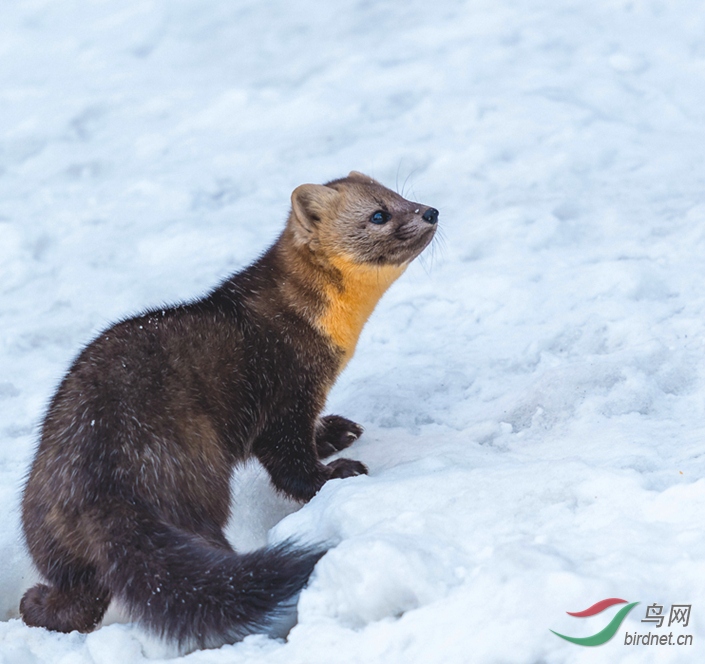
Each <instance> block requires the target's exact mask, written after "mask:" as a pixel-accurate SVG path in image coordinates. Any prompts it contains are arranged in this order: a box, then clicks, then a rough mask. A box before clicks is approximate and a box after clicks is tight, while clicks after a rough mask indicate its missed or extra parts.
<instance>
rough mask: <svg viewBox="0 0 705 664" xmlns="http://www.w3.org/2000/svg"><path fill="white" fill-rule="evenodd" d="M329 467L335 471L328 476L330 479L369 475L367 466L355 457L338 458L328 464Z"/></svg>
mask: <svg viewBox="0 0 705 664" xmlns="http://www.w3.org/2000/svg"><path fill="white" fill-rule="evenodd" d="M328 468H330V469H331V470H332V471H333V472H331V474H330V477H329V478H328V479H329V480H333V479H338V478H345V477H355V476H356V475H367V466H366V465H365V464H364V463H362V462H360V461H355V460H354V459H336V460H335V461H331V462H330V463H329V464H328Z"/></svg>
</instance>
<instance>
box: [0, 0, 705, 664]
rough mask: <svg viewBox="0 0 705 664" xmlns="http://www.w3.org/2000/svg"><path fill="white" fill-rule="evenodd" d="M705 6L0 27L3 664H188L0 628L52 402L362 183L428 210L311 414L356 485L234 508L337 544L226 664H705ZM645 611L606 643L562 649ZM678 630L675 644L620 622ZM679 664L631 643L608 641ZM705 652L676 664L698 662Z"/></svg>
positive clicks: (267, 533)
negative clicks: (302, 501)
mask: <svg viewBox="0 0 705 664" xmlns="http://www.w3.org/2000/svg"><path fill="white" fill-rule="evenodd" d="M703 146H705V6H704V5H703V3H702V2H699V1H697V0H681V1H680V2H670V1H669V0H633V1H629V0H591V1H587V0H583V1H576V0H550V1H549V0H538V1H537V2H532V3H523V2H519V1H518V0H472V1H468V2H460V1H458V0H434V2H426V1H425V0H406V2H404V3H401V2H398V3H395V2H391V1H382V0H380V1H378V2H369V1H366V0H340V1H337V2H330V3H324V2H314V1H313V0H297V1H294V2H287V1H286V0H239V1H238V2H228V1H227V0H203V1H199V2H188V1H186V0H121V1H119V2H118V0H90V1H89V0H82V1H80V2H79V1H78V0H62V1H61V2H52V1H50V0H24V1H20V0H4V1H3V2H2V3H1V4H0V501H1V505H2V510H1V514H0V556H2V561H3V565H2V570H1V571H0V612H1V614H2V619H3V621H4V622H0V662H2V663H3V664H35V663H40V662H52V663H57V664H58V663H62V664H74V663H75V664H107V663H110V662H120V663H125V662H141V661H144V660H146V659H151V660H156V661H162V660H168V661H182V659H180V658H179V655H178V653H176V652H174V651H173V650H172V649H170V648H169V647H167V646H165V645H164V644H162V643H159V642H155V641H153V640H151V639H150V638H149V637H147V636H146V635H145V633H144V632H143V631H142V630H141V629H140V628H139V627H137V626H136V625H132V624H128V623H125V622H124V620H122V619H121V617H120V614H119V611H112V610H111V613H112V617H111V618H110V619H108V620H106V624H105V625H104V626H103V627H101V628H100V629H98V630H97V631H95V632H94V633H92V634H89V635H82V634H77V633H72V634H56V633H50V632H47V631H45V630H43V629H37V628H28V627H26V626H24V624H23V623H22V622H21V621H20V620H19V619H18V604H19V600H20V597H21V595H22V593H23V591H24V589H25V588H27V587H28V586H29V585H31V584H32V583H34V582H35V581H36V573H35V572H33V571H32V568H31V563H30V560H29V557H28V555H27V554H26V552H25V550H24V548H23V544H22V540H21V534H20V526H19V513H18V505H19V498H20V493H21V487H22V483H23V479H24V476H25V473H26V471H27V468H28V465H29V463H30V461H31V457H32V453H33V449H34V446H35V444H36V440H37V433H38V428H39V424H40V422H41V419H42V416H43V412H44V409H45V406H46V404H47V402H48V400H49V398H50V397H51V394H52V392H53V390H54V389H55V387H56V385H57V383H58V381H59V380H60V378H61V376H62V375H63V372H64V371H65V370H66V368H67V367H68V365H69V363H70V361H71V359H72V358H73V357H74V356H75V355H76V353H77V352H78V350H79V349H80V348H81V346H82V345H83V344H85V343H87V342H88V341H89V340H90V339H91V338H92V337H93V336H94V335H95V334H96V333H97V332H98V331H99V330H101V329H102V328H103V327H105V326H106V325H108V324H109V323H110V322H112V321H114V320H116V319H117V318H119V317H122V316H125V315H128V314H131V313H134V312H137V311H139V310H141V309H142V308H145V307H148V306H154V305H158V304H160V303H161V302H175V301H178V300H182V299H186V298H190V297H193V296H197V295H199V294H201V293H203V292H204V291H205V290H206V289H208V288H209V287H211V286H212V285H214V284H215V283H217V282H218V280H220V279H221V278H223V277H224V276H225V275H227V274H229V273H230V272H232V271H235V270H237V269H239V268H240V267H242V266H244V265H246V264H247V263H248V262H250V261H251V260H252V259H253V258H254V257H256V256H257V255H258V254H259V253H260V252H261V251H262V250H263V249H265V248H266V247H267V246H268V245H269V243H271V241H272V240H273V239H274V238H275V237H276V235H277V234H278V232H279V231H280V229H281V227H282V224H283V222H284V219H285V217H286V214H287V211H288V207H289V193H290V192H291V190H292V189H293V188H294V187H295V186H297V185H299V184H301V183H304V182H324V181H326V180H327V179H332V178H334V177H338V176H342V175H345V174H346V173H347V172H348V171H349V170H351V169H356V170H361V171H363V172H366V173H369V174H370V175H372V176H373V177H376V178H377V179H379V180H381V181H382V182H384V183H386V184H387V185H389V186H391V187H398V189H399V191H402V190H403V191H404V192H405V193H406V194H407V196H408V197H410V198H412V199H414V200H418V201H420V202H423V203H426V204H428V205H433V206H435V207H437V208H439V209H440V211H441V217H440V223H441V229H442V233H443V236H444V240H445V241H438V242H436V243H435V245H434V246H433V247H432V248H430V249H429V250H427V252H426V254H425V256H424V257H422V258H421V259H420V260H419V261H417V263H416V264H415V265H413V266H412V268H411V269H410V270H409V271H407V273H406V274H405V275H404V276H403V278H402V279H401V280H400V281H399V282H398V283H397V284H396V285H395V286H394V287H393V288H392V289H391V291H390V292H389V293H388V294H387V295H386V296H385V298H384V299H383V300H382V302H381V304H380V305H379V307H378V309H377V311H376V312H375V314H374V315H373V317H372V319H371V320H370V322H369V324H368V326H367V327H366V328H365V331H364V332H363V335H362V337H361V341H360V344H359V347H358V351H357V354H356V356H355V358H354V359H353V361H352V362H351V364H350V366H349V367H348V369H347V370H346V372H345V373H344V374H343V376H342V378H341V379H340V381H339V383H338V385H337V386H336V387H335V389H334V391H333V393H332V395H331V398H330V401H329V408H328V410H329V412H336V413H341V414H344V415H346V416H348V417H350V418H352V419H354V420H356V421H359V422H361V423H362V424H363V425H364V426H365V427H366V433H365V434H364V435H363V437H362V438H361V439H360V440H359V441H358V442H356V443H355V444H354V445H353V447H352V448H351V450H350V451H349V453H348V452H347V451H346V454H347V455H348V456H353V457H354V458H357V459H360V460H362V461H364V462H365V463H366V464H368V465H369V467H370V475H369V476H368V477H357V478H352V479H347V480H336V481H332V482H330V483H329V484H327V485H326V486H325V487H324V488H323V490H322V491H321V492H320V493H319V494H318V495H317V496H316V497H315V498H314V499H313V500H312V501H311V502H310V503H309V504H307V505H304V506H303V507H301V506H299V505H298V504H294V503H291V502H287V501H286V500H283V499H282V498H281V497H279V496H277V495H276V494H275V493H274V492H273V491H272V489H271V487H270V485H269V483H268V479H267V477H266V475H265V474H264V472H263V471H262V469H261V468H259V467H257V466H255V465H248V466H246V467H245V468H244V469H242V471H241V472H239V473H238V474H237V475H236V477H235V478H234V480H233V488H234V505H233V520H232V527H231V529H230V535H231V536H232V540H233V542H234V543H235V544H236V545H237V546H239V547H240V548H241V549H251V548H254V547H257V546H261V545H262V544H264V543H266V542H267V541H280V540H281V539H284V538H285V537H288V536H292V535H295V536H297V537H299V538H301V539H303V540H306V541H311V542H318V541H325V540H327V541H329V542H331V543H332V544H334V545H335V548H333V549H332V550H331V551H330V552H329V553H328V554H327V555H326V556H325V557H324V558H323V559H322V560H321V561H320V563H319V564H318V566H317V568H316V570H315V572H314V574H313V576H312V578H311V581H310V584H309V586H308V587H307V589H305V590H304V592H303V593H302V594H301V596H300V601H299V620H298V624H297V625H296V626H295V627H294V628H293V630H292V631H291V633H290V634H289V637H288V640H287V641H282V640H275V639H270V638H267V637H265V636H259V635H258V636H252V637H248V638H247V639H246V640H245V641H244V642H242V643H239V644H235V645H231V646H224V647H223V648H221V649H219V650H210V651H201V652H195V653H192V654H190V655H187V656H185V657H184V658H183V661H186V662H189V663H192V664H218V663H221V662H223V663H224V662H232V663H238V664H239V663H245V662H262V663H272V664H274V663H286V664H299V663H300V664H318V663H321V664H331V663H335V664H338V663H347V662H351V663H352V662H365V663H375V662H380V663H382V662H383V663H385V664H395V663H400V664H401V663H404V664H414V663H427V662H431V663H435V662H437V663H439V664H440V663H442V664H455V663H459V664H461V663H462V664H464V663H468V664H475V663H479V664H485V663H488V664H489V663H495V662H502V663H505V664H506V663H516V664H520V663H521V664H538V663H549V664H554V663H555V664H558V663H563V662H569V663H576V664H582V663H586V662H605V661H609V662H624V663H642V662H646V663H648V662H694V661H703V659H704V658H705V654H704V650H705V648H704V647H703V646H704V644H705V479H704V476H705V455H704V453H703V450H704V445H703V439H704V438H705V364H704V363H703V355H704V353H705V289H704V287H703V284H705V260H704V258H703V257H704V256H705V168H704V167H705V150H703ZM606 597H621V598H624V599H626V600H628V601H630V602H631V601H640V602H641V604H640V605H639V606H638V607H637V608H636V609H634V610H633V611H632V612H631V614H630V615H629V617H628V618H627V620H626V621H625V622H624V624H623V625H622V628H621V629H620V631H619V632H618V634H617V636H616V637H615V638H614V639H613V640H612V641H610V642H608V643H607V644H605V645H603V646H601V647H599V648H585V647H580V646H577V645H574V644H572V643H568V642H566V641H563V640H561V639H559V638H558V637H556V636H555V635H554V634H552V633H551V632H550V631H549V629H554V630H556V631H559V632H561V633H564V634H568V635H572V636H587V635H590V634H594V633H596V632H597V631H599V630H600V629H602V627H604V626H605V625H606V624H607V622H608V619H609V618H611V616H612V615H614V613H615V612H616V610H617V609H618V608H619V607H615V608H613V609H611V610H609V611H608V612H606V613H604V614H600V615H598V616H595V617H592V618H587V619H582V620H581V619H576V618H571V617H569V616H566V614H565V612H566V611H580V610H582V609H585V608H587V607H588V606H590V605H591V604H593V603H594V602H597V601H598V600H601V599H604V598H606ZM654 602H656V603H658V604H661V605H664V606H665V607H666V609H665V610H666V611H668V609H669V607H670V605H672V604H691V605H692V613H691V618H690V625H689V626H688V627H687V628H684V627H682V626H672V627H671V628H668V627H667V626H666V625H665V624H664V626H663V627H662V628H661V629H660V630H658V629H656V628H654V627H653V626H652V625H649V624H648V623H642V622H641V619H642V618H643V617H644V616H645V610H644V607H645V606H646V605H647V604H652V603H654ZM669 629H670V630H673V631H674V634H681V633H683V634H691V635H693V637H694V643H693V645H692V646H680V647H679V646H626V645H624V633H625V632H630V633H634V632H640V633H643V632H646V631H649V630H651V631H653V632H658V633H668V631H669ZM698 653H699V655H698Z"/></svg>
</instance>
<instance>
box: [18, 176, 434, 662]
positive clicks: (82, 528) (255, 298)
mask: <svg viewBox="0 0 705 664" xmlns="http://www.w3.org/2000/svg"><path fill="white" fill-rule="evenodd" d="M437 219H438V211H437V210H435V209H433V208H429V207H427V206H424V205H420V204H418V203H413V202H410V201H407V200H405V199H403V198H402V197H401V196H399V195H397V194H396V193H394V192H392V191H390V190H389V189H386V188H385V187H383V186H382V185H381V184H379V183H378V182H375V181H374V180H372V179H371V178H369V177H367V176H365V175H362V174H360V173H356V172H352V173H350V175H349V176H348V177H347V178H342V179H339V180H334V181H332V182H329V183H327V184H326V185H302V186H300V187H298V188H297V189H296V190H295V191H294V192H293V194H292V210H291V213H290V215H289V218H288V221H287V224H286V227H285V229H284V231H283V233H282V234H281V236H280V237H279V239H278V240H277V241H276V243H275V244H274V245H273V246H272V247H271V248H270V249H269V250H268V251H267V252H266V253H265V254H264V255H263V256H262V257H261V258H260V259H259V260H257V261H256V262H255V263H254V264H253V265H251V266H250V267H248V268H246V269H244V270H243V271H241V272H239V273H237V274H235V275H234V276H232V277H231V278H230V279H228V280H226V281H225V282H224V283H222V284H221V285H220V286H218V287H217V288H216V289H214V290H213V291H212V292H211V293H209V294H208V295H206V296H205V297H203V298H202V299H199V300H196V301H194V302H190V303H187V304H181V305H177V306H173V307H168V308H164V309H155V310H152V311H147V312H145V313H144V314H142V315H139V316H136V317H134V318H130V319H127V320H124V321H122V322H119V323H117V324H116V325H114V326H112V327H110V328H109V329H108V330H106V331H105V332H103V333H102V334H101V335H100V336H99V337H98V338H97V339H95V340H94V341H93V342H92V343H90V344H89V345H88V346H87V347H86V348H84V349H83V351H82V352H81V353H80V355H79V356H78V358H77V359H76V360H75V361H74V363H73V365H72V366H71V368H70V370H69V371H68V373H67V374H66V376H65V378H64V379H63V381H62V382H61V384H60V386H59V388H58V390H57V392H56V394H55V395H54V397H53V399H52V401H51V404H50V406H49V409H48V412H47V415H46V418H45V420H44V423H43V427H42V432H41V440H40V443H39V446H38V449H37V453H36V456H35V459H34V462H33V464H32V468H31V471H30V474H29V478H28V481H27V484H26V487H25V490H24V496H23V502H22V523H23V527H24V534H25V539H26V543H27V547H28V549H29V552H30V554H31V556H32V558H33V560H34V562H35V564H36V566H37V568H38V570H39V572H40V573H41V574H42V575H43V577H44V579H45V581H46V583H42V584H38V585H36V586H34V587H33V588H30V589H29V590H28V591H27V592H26V593H25V595H24V597H23V598H22V602H21V604H20V613H21V615H22V618H23V620H24V621H25V622H26V623H27V624H28V625H35V626H42V627H46V628H49V629H53V630H58V631H62V632H68V631H72V630H79V631H82V632H87V631H90V630H92V629H94V628H95V627H96V625H97V624H98V623H99V622H100V621H101V619H102V617H103V614H104V613H105V611H106V609H107V607H108V604H109V603H110V601H111V599H113V598H115V599H119V600H120V601H121V602H122V604H123V605H124V606H126V607H127V609H128V611H129V613H130V615H131V617H132V618H133V619H134V620H137V621H139V622H140V623H142V624H143V625H144V626H145V627H146V628H147V629H149V630H151V631H152V632H154V633H156V634H158V635H161V636H163V637H165V638H167V639H170V640H174V641H176V642H178V643H179V645H180V646H182V647H185V648H191V647H194V646H198V647H215V646H219V645H221V644H223V643H229V642H233V641H236V640H238V639H241V638H243V637H244V636H246V635H247V634H250V633H254V632H262V631H266V630H267V629H268V628H270V627H271V625H272V624H273V623H274V622H276V620H277V619H278V618H279V617H280V614H281V613H282V612H284V611H286V609H287V608H288V607H290V606H291V605H292V604H293V602H294V601H295V599H296V596H297V594H298V593H299V592H300V590H301V589H302V588H303V586H304V585H305V584H306V581H307V579H308V577H309V575H310V573H311V571H312V570H313V567H314V566H315V564H316V562H317V561H318V559H319V558H320V557H321V556H322V555H323V553H324V552H323V551H322V550H320V549H316V548H310V547H308V548H307V547H297V546H295V545H294V544H293V543H291V542H286V543H283V544H280V545H278V546H274V547H269V548H265V549H262V550H260V551H255V552H253V553H248V554H238V553H236V552H234V551H233V549H232V547H231V546H230V544H229V543H228V541H227V540H226V538H225V536H224V534H223V527H224V526H225V524H226V521H227V519H228V515H229V505H230V488H229V481H230V475H231V472H232V470H233V467H234V465H235V464H236V463H238V462H241V461H243V460H245V459H247V458H248V457H251V456H255V457H256V458H257V459H259V461H260V462H261V463H262V464H263V466H264V467H265V468H266V469H267V471H268V473H269V475H270V477H271V481H272V484H273V485H274V486H275V487H276V488H277V489H278V490H279V491H281V492H283V493H284V494H286V495H287V496H290V497H292V498H295V499H297V500H300V501H306V500H309V499H310V498H311V497H313V495H314V494H315V493H316V492H317V491H318V490H319V489H320V488H321V486H323V484H324V483H325V482H326V481H327V480H329V479H332V478H344V477H351V476H354V475H359V474H361V473H366V472H367V469H366V468H365V466H364V465H363V464H362V463H360V462H359V461H353V460H351V459H344V458H341V459H336V460H335V461H332V462H330V463H328V464H323V463H321V461H320V459H322V458H326V457H327V456H330V455H331V454H334V453H335V452H338V451H340V450H342V449H344V448H345V447H347V446H349V445H350V444H351V443H352V442H353V441H354V440H355V439H357V438H358V437H359V436H360V434H361V433H362V428H361V427H360V426H359V425H357V424H355V423H354V422H351V421H350V420H347V419H345V418H343V417H340V416H337V415H329V416H326V417H320V413H321V411H322V409H323V407H324V405H325V400H326V396H327V394H328V391H329V390H330V388H331V387H332V385H333V383H334V382H335V380H336V378H337V376H338V375H339V373H340V372H341V371H342V369H343V368H344V366H345V364H346V363H347V362H348V360H349V359H350V357H351V356H352V354H353V352H354V350H355V345H356V343H357V339H358V337H359V334H360V331H361V330H362V327H363V325H364V324H365V322H366V320H367V318H368V317H369V315H370V313H371V312H372V310H373V309H374V306H375V305H376V303H377V301H378V300H379V298H380V297H381V296H382V294H383V293H384V291H385V290H386V289H387V288H388V287H389V285H391V283H392V282H393V281H394V280H395V279H396V278H398V277H399V276H400V275H401V274H402V273H403V271H404V269H405V268H406V266H407V265H408V264H409V262H410V261H411V260H413V259H414V258H415V257H416V256H417V255H418V254H419V253H420V252H421V251H422V250H423V249H424V248H425V247H426V246H427V245H428V243H429V242H430V241H431V239H432V237H433V235H434V232H435V229H436V222H437Z"/></svg>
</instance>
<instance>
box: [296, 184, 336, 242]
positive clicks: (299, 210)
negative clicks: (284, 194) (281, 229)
mask: <svg viewBox="0 0 705 664" xmlns="http://www.w3.org/2000/svg"><path fill="white" fill-rule="evenodd" d="M339 198H340V194H339V193H338V192H337V191H336V190H335V189H331V188H330V187H326V186H324V185H322V184H302V185H301V186H299V187H296V189H294V191H293V192H292V194H291V209H292V210H293V211H294V217H296V220H297V221H298V222H299V223H298V226H299V227H300V230H302V231H303V237H302V239H306V237H305V236H306V235H311V234H312V233H314V232H315V230H316V227H317V225H318V224H319V223H320V221H321V219H322V218H323V217H324V216H326V214H327V213H328V212H329V210H330V209H331V208H334V207H335V206H336V205H337V203H338V199H339Z"/></svg>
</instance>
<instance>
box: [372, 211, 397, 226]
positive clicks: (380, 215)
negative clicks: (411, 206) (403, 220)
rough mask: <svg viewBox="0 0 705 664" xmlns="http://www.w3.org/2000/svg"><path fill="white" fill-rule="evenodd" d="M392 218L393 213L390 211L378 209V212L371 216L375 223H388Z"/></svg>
mask: <svg viewBox="0 0 705 664" xmlns="http://www.w3.org/2000/svg"><path fill="white" fill-rule="evenodd" d="M391 218H392V215H391V214H389V212H384V210H377V212H375V213H374V214H373V215H372V216H371V217H370V221H371V222H372V223H373V224H386V223H387V222H388V221H389V220H390V219H391Z"/></svg>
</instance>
